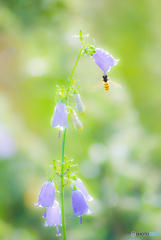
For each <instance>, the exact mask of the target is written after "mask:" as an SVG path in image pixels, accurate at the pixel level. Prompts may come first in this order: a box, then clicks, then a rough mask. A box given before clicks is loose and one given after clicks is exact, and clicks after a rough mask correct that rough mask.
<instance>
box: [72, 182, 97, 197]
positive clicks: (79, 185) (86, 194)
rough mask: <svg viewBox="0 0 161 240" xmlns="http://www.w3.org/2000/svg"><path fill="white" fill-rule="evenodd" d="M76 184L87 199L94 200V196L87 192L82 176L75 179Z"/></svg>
mask: <svg viewBox="0 0 161 240" xmlns="http://www.w3.org/2000/svg"><path fill="white" fill-rule="evenodd" d="M75 184H76V187H77V188H78V189H79V190H80V191H81V192H82V193H83V195H84V197H85V199H86V201H92V200H93V197H91V196H90V195H89V194H88V192H87V189H86V188H85V186H84V184H83V182H82V180H81V179H80V178H77V179H76V180H75Z"/></svg>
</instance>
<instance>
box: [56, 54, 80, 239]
mask: <svg viewBox="0 0 161 240" xmlns="http://www.w3.org/2000/svg"><path fill="white" fill-rule="evenodd" d="M80 56H81V50H80V53H79V55H78V58H77V60H76V62H75V65H74V67H73V70H72V73H71V76H70V79H69V83H68V88H67V100H68V93H69V88H70V84H71V81H72V77H73V74H74V71H75V68H76V66H77V63H78V61H79V58H80ZM66 105H67V101H66ZM65 137H66V128H65V130H64V134H63V143H62V162H61V163H62V164H61V187H60V201H61V215H62V229H63V240H66V228H65V212H64V187H63V185H64V175H63V173H64V163H65V162H64V151H65Z"/></svg>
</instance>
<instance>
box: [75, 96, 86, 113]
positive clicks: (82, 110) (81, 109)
mask: <svg viewBox="0 0 161 240" xmlns="http://www.w3.org/2000/svg"><path fill="white" fill-rule="evenodd" d="M74 98H75V101H76V104H77V110H78V112H79V114H80V115H84V113H85V106H84V105H83V103H82V100H81V97H80V94H79V93H75V94H74Z"/></svg>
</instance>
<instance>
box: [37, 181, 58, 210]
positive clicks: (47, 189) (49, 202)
mask: <svg viewBox="0 0 161 240" xmlns="http://www.w3.org/2000/svg"><path fill="white" fill-rule="evenodd" d="M54 198H55V184H54V183H52V182H49V181H47V182H45V183H44V184H43V185H42V188H41V191H40V193H39V198H38V203H35V206H39V207H52V206H53V203H54Z"/></svg>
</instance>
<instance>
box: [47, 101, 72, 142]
mask: <svg viewBox="0 0 161 240" xmlns="http://www.w3.org/2000/svg"><path fill="white" fill-rule="evenodd" d="M51 126H52V128H57V127H58V128H59V138H60V130H64V129H65V128H69V127H68V125H67V106H66V105H65V103H62V102H59V103H58V104H57V105H56V107H55V110H54V114H53V116H52V118H51Z"/></svg>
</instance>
